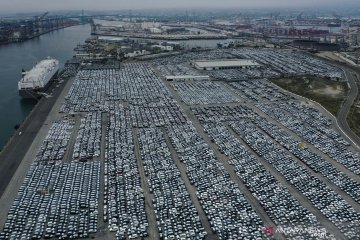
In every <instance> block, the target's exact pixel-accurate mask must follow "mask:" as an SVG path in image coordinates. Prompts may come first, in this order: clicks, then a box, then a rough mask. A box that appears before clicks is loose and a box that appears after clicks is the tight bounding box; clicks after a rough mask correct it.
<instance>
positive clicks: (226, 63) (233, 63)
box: [195, 59, 260, 68]
mask: <svg viewBox="0 0 360 240" xmlns="http://www.w3.org/2000/svg"><path fill="white" fill-rule="evenodd" d="M195 65H196V66H197V67H200V68H214V67H239V66H240V67H241V66H259V65H260V64H258V63H257V62H255V61H254V60H249V59H236V60H215V61H206V60H204V61H196V62H195Z"/></svg>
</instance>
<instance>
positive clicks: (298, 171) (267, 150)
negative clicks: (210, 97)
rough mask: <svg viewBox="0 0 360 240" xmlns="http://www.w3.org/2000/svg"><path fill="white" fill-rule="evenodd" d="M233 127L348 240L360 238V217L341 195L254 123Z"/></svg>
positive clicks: (234, 124) (238, 123)
mask: <svg viewBox="0 0 360 240" xmlns="http://www.w3.org/2000/svg"><path fill="white" fill-rule="evenodd" d="M230 125H231V127H232V129H233V130H234V131H235V132H236V133H237V134H238V135H239V137H241V138H242V139H243V140H244V141H245V142H246V143H247V144H248V145H249V146H250V147H251V148H252V149H253V150H254V151H255V152H256V153H257V154H259V155H260V156H261V157H263V159H264V160H266V161H267V162H269V163H270V164H271V165H272V166H273V167H274V168H275V169H276V170H277V171H278V172H280V173H281V174H282V175H283V176H284V177H285V179H286V180H287V181H288V182H290V183H291V184H292V185H293V186H295V187H296V188H297V190H298V191H299V192H300V193H301V194H302V195H303V196H305V197H306V198H307V199H308V200H309V201H310V202H311V203H312V204H313V205H314V206H315V207H316V208H317V209H318V210H320V211H321V212H322V213H323V214H324V215H325V216H326V217H327V218H328V219H329V220H330V221H331V222H333V223H334V225H336V226H337V227H338V229H339V230H340V231H341V232H343V233H344V235H345V236H346V237H348V238H350V239H355V238H356V236H359V234H360V232H359V231H360V228H359V219H360V214H359V212H356V211H355V210H354V208H353V207H352V206H351V205H350V204H349V203H347V202H346V201H345V200H344V199H343V198H342V197H341V196H340V195H339V194H337V193H335V192H334V191H333V190H332V189H330V188H329V187H328V186H326V185H325V183H324V182H322V181H321V180H319V179H318V178H317V177H315V176H314V175H312V174H311V173H310V172H309V171H307V170H306V168H305V167H304V166H302V165H301V164H299V163H298V162H297V161H295V160H294V159H293V157H291V156H290V155H289V154H288V153H287V152H286V151H285V150H283V149H281V148H280V147H279V146H278V145H277V144H276V143H275V142H274V140H273V139H271V138H270V137H268V136H266V135H265V134H264V133H263V132H261V131H260V130H259V129H258V128H257V127H256V126H255V125H254V124H253V123H251V122H249V121H247V120H239V121H236V122H231V123H230ZM304 183H306V184H304Z"/></svg>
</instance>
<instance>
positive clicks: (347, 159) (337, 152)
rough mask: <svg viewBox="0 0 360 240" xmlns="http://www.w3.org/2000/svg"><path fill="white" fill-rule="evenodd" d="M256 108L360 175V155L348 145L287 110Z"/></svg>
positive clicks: (260, 105)
mask: <svg viewBox="0 0 360 240" xmlns="http://www.w3.org/2000/svg"><path fill="white" fill-rule="evenodd" d="M256 106H257V107H258V108H259V109H261V110H262V111H263V112H264V113H266V114H267V115H269V116H271V117H272V118H273V119H275V120H276V121H278V122H279V123H281V124H282V125H284V126H285V127H286V128H288V129H290V130H292V131H293V132H295V133H296V134H297V135H299V136H300V137H302V138H303V139H305V140H306V141H307V142H309V143H310V144H312V145H313V146H315V147H316V148H318V149H319V150H320V151H322V152H323V153H325V154H327V155H329V156H330V157H331V158H332V159H334V160H336V161H337V162H339V163H341V164H342V165H344V166H345V167H346V168H347V169H349V170H350V171H352V172H353V173H355V174H360V166H359V164H358V163H359V161H360V155H359V154H358V153H355V152H353V151H351V150H349V149H347V147H346V145H344V144H341V143H339V142H338V141H336V140H334V139H333V138H331V137H329V136H327V135H326V134H324V133H323V132H322V131H319V130H317V127H316V126H310V125H309V124H306V123H304V121H302V120H301V119H299V118H296V117H294V116H293V115H292V114H289V112H287V111H286V110H284V109H281V108H279V107H278V105H274V104H257V105H256ZM313 125H314V124H313ZM344 143H346V142H344Z"/></svg>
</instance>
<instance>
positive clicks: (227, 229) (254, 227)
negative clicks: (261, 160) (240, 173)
mask: <svg viewBox="0 0 360 240" xmlns="http://www.w3.org/2000/svg"><path fill="white" fill-rule="evenodd" d="M167 133H168V135H169V137H170V141H171V143H172V145H173V147H174V148H175V150H176V152H177V154H178V156H179V158H180V161H181V164H183V165H184V166H185V167H186V174H187V177H188V178H189V180H190V183H191V184H192V185H194V186H195V187H196V190H197V192H196V195H197V198H198V199H199V202H200V204H201V206H202V208H203V209H204V212H205V214H206V216H207V219H208V220H209V222H210V225H211V229H212V231H213V232H214V233H216V234H217V236H218V237H219V239H264V238H268V237H270V236H268V235H266V233H265V232H264V231H263V230H264V227H265V226H264V223H263V221H262V220H261V218H260V217H259V216H258V215H257V213H256V212H255V210H254V209H253V208H252V206H251V205H250V204H249V203H248V202H247V200H246V199H245V196H244V194H243V193H242V192H241V190H240V189H239V187H238V185H237V184H236V183H235V182H234V181H233V180H231V179H230V175H229V173H228V172H227V171H226V170H225V168H224V166H223V165H222V164H221V163H220V161H219V160H218V159H217V158H216V157H215V154H214V152H213V151H212V150H211V149H210V148H209V146H208V145H207V144H206V143H205V142H204V140H203V139H202V138H201V137H200V135H199V134H198V133H197V131H196V129H195V128H194V127H193V126H192V124H191V123H190V122H189V123H188V124H185V125H173V126H168V127H167Z"/></svg>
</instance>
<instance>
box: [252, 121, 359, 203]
mask: <svg viewBox="0 0 360 240" xmlns="http://www.w3.org/2000/svg"><path fill="white" fill-rule="evenodd" d="M252 121H253V122H254V123H255V124H256V125H257V126H258V127H260V128H261V129H262V130H263V131H264V132H266V133H267V134H268V135H269V136H270V137H272V138H273V139H274V140H275V141H277V142H278V143H279V144H281V145H282V146H283V147H285V148H286V149H287V150H289V152H291V153H292V154H294V156H296V157H297V158H299V159H300V160H301V161H303V162H304V163H305V164H306V165H308V166H309V167H310V168H311V169H312V170H313V171H314V172H316V173H320V174H321V175H323V176H324V177H326V178H328V179H329V180H330V182H332V183H333V184H335V185H336V186H338V187H339V188H340V189H341V190H343V191H344V192H346V193H347V194H349V195H350V196H351V197H352V198H353V199H354V200H355V201H356V202H358V203H360V184H359V183H358V182H356V181H354V180H353V179H351V178H350V177H348V176H347V175H345V174H344V173H343V172H341V171H340V170H338V169H337V168H335V167H334V166H333V165H331V164H330V163H329V162H328V161H327V160H325V159H324V158H322V157H321V156H319V155H318V154H316V153H314V152H313V151H311V150H309V149H307V147H306V145H304V144H303V143H302V142H300V141H296V140H295V139H294V138H293V137H292V136H290V134H289V133H287V132H286V131H284V130H283V129H281V128H279V127H278V126H276V125H275V124H273V123H270V122H268V121H267V120H266V119H265V118H263V117H260V116H259V117H257V118H255V119H253V120H252Z"/></svg>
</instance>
